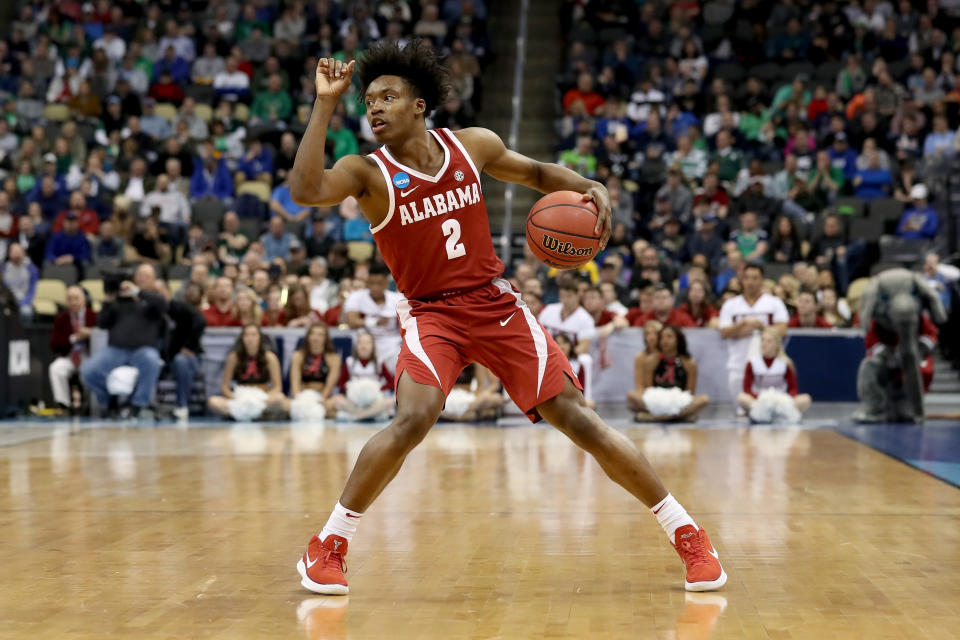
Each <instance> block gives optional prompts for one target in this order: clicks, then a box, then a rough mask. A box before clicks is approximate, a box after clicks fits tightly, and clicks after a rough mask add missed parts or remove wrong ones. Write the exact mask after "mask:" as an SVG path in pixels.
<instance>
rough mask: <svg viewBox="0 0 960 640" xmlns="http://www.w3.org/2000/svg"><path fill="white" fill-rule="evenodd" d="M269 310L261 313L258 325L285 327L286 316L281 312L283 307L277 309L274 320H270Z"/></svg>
mask: <svg viewBox="0 0 960 640" xmlns="http://www.w3.org/2000/svg"><path fill="white" fill-rule="evenodd" d="M270 313H271V312H270V311H264V312H263V315H262V316H261V317H260V326H261V327H285V326H287V316H286V314H284V313H283V309H280V311H277V317H276V318H274V320H273V321H272V322H271V321H270Z"/></svg>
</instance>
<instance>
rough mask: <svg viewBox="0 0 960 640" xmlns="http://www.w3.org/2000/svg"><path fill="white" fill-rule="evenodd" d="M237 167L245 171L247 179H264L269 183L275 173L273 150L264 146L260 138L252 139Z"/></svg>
mask: <svg viewBox="0 0 960 640" xmlns="http://www.w3.org/2000/svg"><path fill="white" fill-rule="evenodd" d="M237 169H238V170H239V171H242V172H243V173H244V175H245V176H246V178H247V180H263V181H264V182H266V183H267V184H269V183H270V180H271V179H272V177H271V176H272V175H273V152H272V151H271V150H270V148H269V147H265V146H263V143H261V142H260V140H252V141H251V142H250V146H249V147H248V148H247V152H246V154H245V155H244V157H243V159H242V160H241V161H240V162H239V163H238V165H237Z"/></svg>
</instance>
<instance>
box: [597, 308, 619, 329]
mask: <svg viewBox="0 0 960 640" xmlns="http://www.w3.org/2000/svg"><path fill="white" fill-rule="evenodd" d="M616 317H617V316H616V315H614V313H613V312H612V311H610V310H609V309H603V310H602V311H601V312H600V317H599V318H596V319H595V320H594V321H593V324H594V325H596V326H598V327H602V326H603V325H606V324H610V323H611V322H613V320H614V318H616Z"/></svg>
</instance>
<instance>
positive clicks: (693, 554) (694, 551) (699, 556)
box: [680, 538, 710, 565]
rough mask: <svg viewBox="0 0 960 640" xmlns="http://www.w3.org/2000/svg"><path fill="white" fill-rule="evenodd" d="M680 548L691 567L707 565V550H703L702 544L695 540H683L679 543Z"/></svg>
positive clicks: (698, 539) (708, 562)
mask: <svg viewBox="0 0 960 640" xmlns="http://www.w3.org/2000/svg"><path fill="white" fill-rule="evenodd" d="M680 548H681V549H683V551H684V554H683V555H684V558H686V559H687V562H688V563H689V564H691V565H708V564H710V559H709V557H708V554H707V550H706V549H704V548H703V542H701V541H700V538H697V539H696V541H695V542H691V541H689V540H684V541H683V542H681V543H680Z"/></svg>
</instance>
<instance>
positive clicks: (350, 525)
mask: <svg viewBox="0 0 960 640" xmlns="http://www.w3.org/2000/svg"><path fill="white" fill-rule="evenodd" d="M362 517H363V514H362V513H357V512H356V511H351V510H349V509H347V508H346V507H344V506H343V505H342V504H340V503H339V502H337V506H335V507H334V508H333V512H332V513H331V514H330V519H329V520H327V524H325V525H323V530H322V531H321V532H320V540H321V542H322V541H323V540H326V539H327V536H328V535H330V534H331V533H332V534H333V535H335V536H340V537H341V538H343V539H344V540H346V541H347V542H351V541H352V540H353V536H354V534H356V533H357V524H358V523H359V522H360V518H362Z"/></svg>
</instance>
